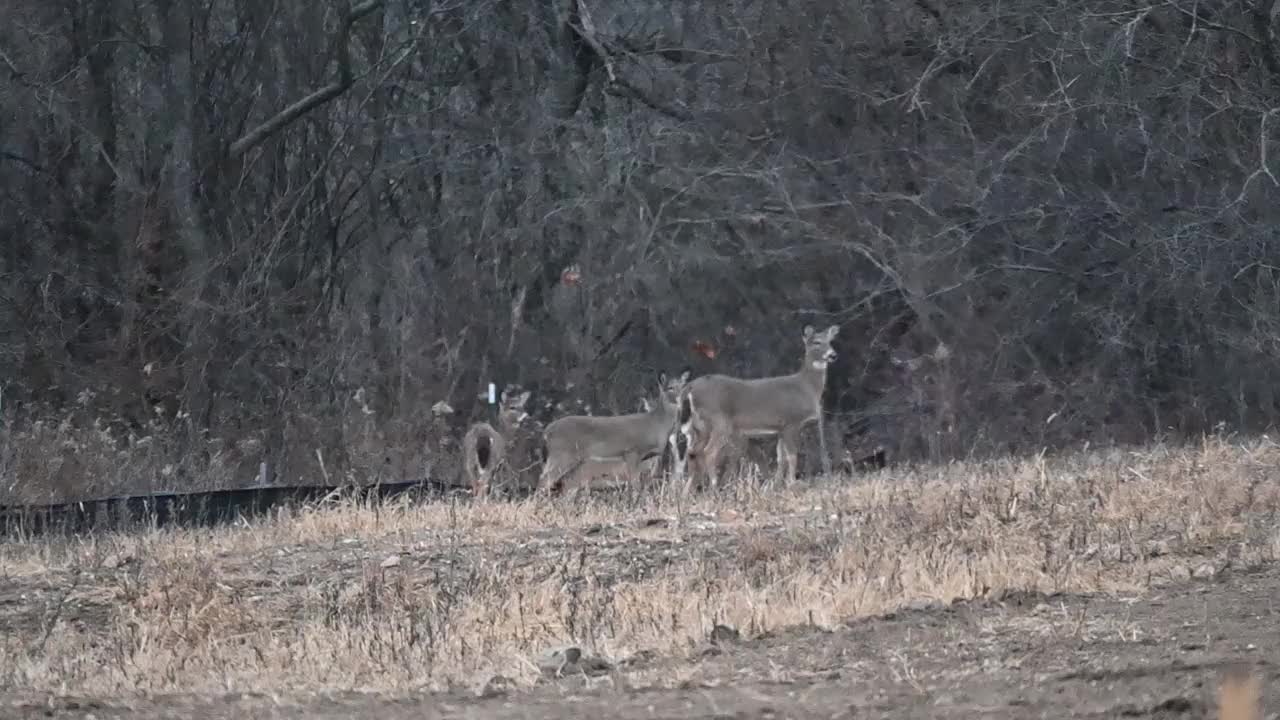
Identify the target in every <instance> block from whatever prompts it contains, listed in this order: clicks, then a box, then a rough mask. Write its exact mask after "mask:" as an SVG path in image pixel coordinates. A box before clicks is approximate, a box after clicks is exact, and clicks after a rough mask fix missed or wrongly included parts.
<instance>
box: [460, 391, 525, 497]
mask: <svg viewBox="0 0 1280 720" xmlns="http://www.w3.org/2000/svg"><path fill="white" fill-rule="evenodd" d="M512 391H513V388H510V387H508V388H507V389H506V390H504V391H503V392H502V400H501V402H500V404H499V406H498V428H496V429H495V428H494V427H493V426H492V425H490V424H489V423H487V422H483V421H481V422H477V423H474V424H472V426H471V427H470V428H468V429H467V434H466V435H465V436H464V437H463V439H462V453H463V456H462V470H463V473H464V474H465V476H466V479H467V484H469V485H470V486H471V494H472V496H474V497H476V498H485V497H488V495H489V483H490V481H491V480H492V479H493V474H494V471H496V470H497V469H498V468H500V467H502V466H503V465H504V464H506V463H507V460H508V450H507V447H508V445H509V443H510V442H511V441H512V439H513V438H514V437H515V435H516V433H517V432H518V430H519V426H520V423H522V422H524V420H525V419H526V418H528V417H529V414H528V413H527V412H525V409H524V406H525V404H526V403H528V402H529V394H530V393H529V391H527V390H526V391H525V392H522V393H520V394H518V395H515V394H513V392H512Z"/></svg>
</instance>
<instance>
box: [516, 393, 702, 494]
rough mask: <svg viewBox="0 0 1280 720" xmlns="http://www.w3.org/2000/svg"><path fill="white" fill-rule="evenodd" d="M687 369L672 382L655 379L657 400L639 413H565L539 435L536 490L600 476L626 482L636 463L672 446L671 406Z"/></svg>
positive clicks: (673, 415)
mask: <svg viewBox="0 0 1280 720" xmlns="http://www.w3.org/2000/svg"><path fill="white" fill-rule="evenodd" d="M689 372H690V371H689V370H685V371H684V372H683V373H682V374H681V375H680V376H679V377H677V378H668V376H667V374H666V373H665V372H663V373H660V374H659V375H658V386H659V390H658V398H657V402H655V403H646V406H647V407H648V409H647V410H646V411H645V412H640V413H631V414H629V415H603V416H591V415H568V416H565V417H562V418H560V419H558V420H556V421H555V422H553V423H551V424H550V425H548V426H547V429H546V430H545V431H544V432H543V447H544V450H543V466H542V476H541V478H540V479H539V481H538V490H539V492H549V491H552V490H555V489H556V488H558V487H566V488H568V487H574V488H575V489H576V488H577V487H581V486H584V485H589V483H590V481H591V479H592V478H594V477H596V476H598V475H601V474H615V473H618V472H621V474H622V475H623V476H624V479H625V480H626V481H627V482H630V481H632V480H634V479H635V477H636V473H637V471H638V469H639V465H640V463H642V462H643V461H645V460H646V459H648V458H650V457H653V456H654V455H661V454H662V453H663V452H664V451H665V449H666V448H667V446H668V445H674V438H675V432H676V420H677V418H678V414H679V412H678V411H679V406H678V405H677V401H678V398H679V397H680V393H681V392H682V391H683V390H684V387H685V384H686V383H688V382H689Z"/></svg>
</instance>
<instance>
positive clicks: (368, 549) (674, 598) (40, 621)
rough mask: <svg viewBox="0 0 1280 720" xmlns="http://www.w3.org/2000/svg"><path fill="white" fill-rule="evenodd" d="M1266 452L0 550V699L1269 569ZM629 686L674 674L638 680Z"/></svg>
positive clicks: (597, 651) (1110, 458)
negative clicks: (8, 694)
mask: <svg viewBox="0 0 1280 720" xmlns="http://www.w3.org/2000/svg"><path fill="white" fill-rule="evenodd" d="M1278 461H1280V449H1278V448H1277V447H1276V446H1274V445H1273V444H1272V443H1270V442H1269V441H1266V440H1263V441H1259V442H1250V443H1247V444H1243V445H1241V444H1234V443H1229V442H1227V441H1225V440H1207V441H1205V442H1204V443H1203V444H1201V445H1199V446H1196V447H1186V448H1182V447H1163V446H1161V447H1154V448H1149V449H1144V450H1136V449H1135V450H1118V449H1117V450H1107V451H1092V452H1084V453H1079V454H1074V455H1070V456H1063V457H1042V458H1034V459H1028V460H1001V461H990V462H981V463H957V464H951V465H946V466H921V467H917V468H899V469H897V470H891V471H884V472H881V473H878V474H874V475H872V476H869V477H866V478H863V479H851V478H832V479H831V480H829V481H823V482H820V483H818V484H815V485H799V486H791V487H764V488H761V487H757V486H756V485H754V484H753V483H752V482H751V481H750V479H748V478H742V479H741V481H740V482H738V483H736V484H735V485H734V489H733V492H732V493H731V494H722V495H706V496H701V497H696V496H695V497H692V498H690V497H684V496H681V495H680V494H678V493H674V492H673V493H672V494H670V495H668V494H665V493H663V492H658V493H657V494H640V495H638V496H636V497H633V498H631V499H619V498H609V497H596V498H593V499H591V500H590V501H588V502H587V503H586V504H574V505H572V506H571V505H569V504H567V503H565V502H564V501H556V500H545V499H541V500H529V501H526V502H518V503H508V502H499V503H493V502H489V503H474V504H473V503H467V502H463V503H457V504H439V503H437V504H420V505H414V504H408V503H390V504H386V505H375V506H352V505H347V506H337V507H331V506H321V507H315V508H311V509H305V510H300V511H296V512H284V513H280V514H279V515H278V516H276V517H274V518H271V519H268V520H263V521H261V522H254V523H250V524H248V525H247V526H244V527H234V528H222V529H214V530H181V531H177V530H175V531H160V532H153V533H142V534H136V535H113V536H98V537H90V538H86V539H82V540H75V541H62V540H55V539H43V540H29V541H22V540H18V541H12V542H6V543H4V544H3V545H0V577H3V578H4V580H5V581H4V583H0V586H2V587H3V590H0V592H2V593H4V596H3V597H0V628H2V629H3V632H2V633H0V654H3V656H4V657H6V658H8V659H9V661H8V662H6V663H5V664H4V666H3V667H0V687H10V688H25V689H31V690H48V691H59V692H72V693H84V694H90V695H94V694H99V695H108V696H109V695H117V694H120V693H129V692H132V691H137V690H146V691H149V692H153V691H184V692H185V691H196V692H216V691H221V690H224V689H234V690H237V691H250V690H253V691H263V692H277V691H286V690H287V691H290V692H305V691H309V690H322V689H342V688H353V689H385V690H391V689H401V690H404V689H413V688H423V687H426V688H445V687H450V686H463V687H468V688H473V687H479V686H480V685H482V684H483V683H484V682H485V681H486V680H487V679H489V678H491V677H492V676H494V675H501V676H504V677H506V678H508V679H510V680H511V681H513V682H514V683H515V684H517V685H527V684H529V683H532V682H534V681H535V680H536V679H537V678H538V677H540V675H541V671H539V669H538V667H537V664H536V660H537V658H538V657H539V656H540V654H541V653H542V652H543V651H544V650H545V649H546V648H548V647H551V646H556V645H559V644H562V643H574V644H576V645H577V646H579V647H581V648H583V650H584V651H585V652H587V653H589V654H591V655H592V656H593V657H602V658H604V659H606V660H607V661H608V662H610V663H611V664H613V665H614V666H626V665H627V663H629V662H635V660H636V659H637V658H641V657H654V656H657V657H686V656H691V655H690V654H696V653H698V652H701V650H700V648H701V647H702V645H701V643H702V642H703V640H704V639H705V638H706V637H707V635H708V633H709V632H710V631H711V629H712V626H713V625H715V624H722V625H726V626H731V627H734V628H737V629H738V631H739V632H740V633H741V634H742V635H743V637H744V638H754V637H760V636H762V635H764V634H766V633H770V632H776V631H779V630H781V629H784V628H787V627H789V626H796V625H800V626H816V627H820V628H832V627H836V626H839V625H841V624H842V623H845V622H846V621H849V620H851V619H854V618H859V617H867V616H872V615H876V614H879V613H883V612H885V611H889V610H894V609H901V608H903V607H904V606H906V607H917V606H921V605H922V604H927V603H941V604H943V605H945V604H947V603H950V602H952V601H953V600H956V599H966V598H969V599H972V598H982V597H987V598H991V597H1007V596H1009V594H1010V593H1014V594H1016V593H1017V592H1023V591H1043V592H1057V591H1063V592H1101V593H1104V594H1116V593H1119V594H1128V593H1142V592H1144V591H1145V590H1147V589H1149V588H1152V587H1158V586H1166V585H1171V584H1172V585H1176V584H1177V583H1180V582H1182V581H1185V580H1187V579H1188V578H1190V577H1192V576H1195V577H1201V578H1205V577H1212V576H1214V575H1216V574H1219V573H1221V572H1223V571H1224V570H1227V569H1231V570H1244V569H1247V568H1251V567H1255V566H1259V565H1260V564H1264V563H1269V562H1271V561H1274V560H1276V559H1277V558H1278V557H1280V535H1277V533H1276V529H1275V525H1274V517H1275V514H1276V513H1277V512H1280V490H1277V488H1276V487H1275V485H1274V483H1271V482H1269V481H1268V480H1267V478H1268V477H1269V473H1270V472H1271V468H1273V467H1274V466H1275V464H1276V463H1277V462H1278ZM633 672H634V677H633V679H632V682H638V683H642V684H658V685H663V684H670V683H674V682H678V679H677V678H671V677H668V676H664V675H662V674H660V673H658V674H654V673H651V672H647V671H645V670H644V666H643V665H642V664H641V665H636V666H634V668H633Z"/></svg>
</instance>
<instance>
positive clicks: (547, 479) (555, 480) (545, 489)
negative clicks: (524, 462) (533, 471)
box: [537, 455, 562, 495]
mask: <svg viewBox="0 0 1280 720" xmlns="http://www.w3.org/2000/svg"><path fill="white" fill-rule="evenodd" d="M561 465H562V463H561V462H560V459H559V458H558V457H556V456H554V455H548V456H547V459H546V461H545V462H543V464H542V474H541V475H540V476H539V477H538V490H537V494H539V495H549V494H551V491H552V490H554V489H555V486H556V485H557V484H559V481H560V479H561V478H560V475H561V472H562V471H561Z"/></svg>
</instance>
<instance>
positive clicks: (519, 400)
mask: <svg viewBox="0 0 1280 720" xmlns="http://www.w3.org/2000/svg"><path fill="white" fill-rule="evenodd" d="M531 394H533V391H532V390H525V391H524V392H522V393H520V394H519V395H517V396H516V400H515V403H516V407H524V406H525V403H527V402H529V396H530V395H531Z"/></svg>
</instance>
